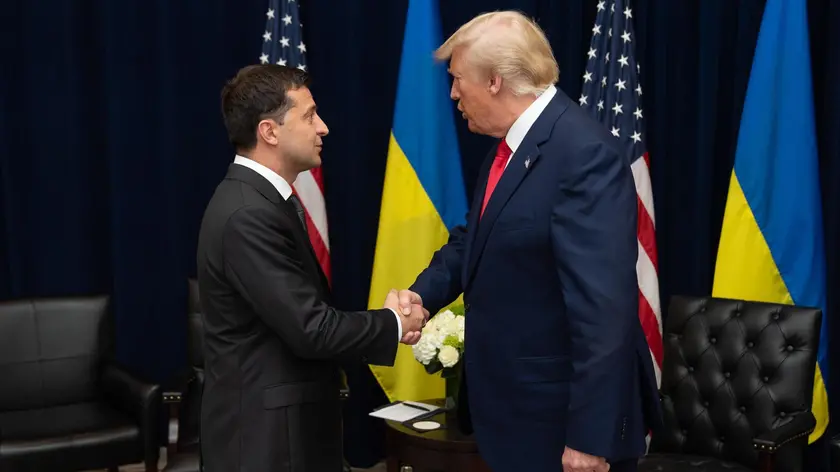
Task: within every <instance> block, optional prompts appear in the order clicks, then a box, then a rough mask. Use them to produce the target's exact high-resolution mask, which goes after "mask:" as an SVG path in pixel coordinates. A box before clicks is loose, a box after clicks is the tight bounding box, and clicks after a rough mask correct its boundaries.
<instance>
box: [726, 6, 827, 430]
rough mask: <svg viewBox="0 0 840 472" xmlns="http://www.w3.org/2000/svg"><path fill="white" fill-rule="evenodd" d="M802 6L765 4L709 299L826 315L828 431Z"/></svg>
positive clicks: (819, 230)
mask: <svg viewBox="0 0 840 472" xmlns="http://www.w3.org/2000/svg"><path fill="white" fill-rule="evenodd" d="M810 70H811V64H810V50H809V46H808V18H807V13H806V6H805V0H769V1H768V2H767V5H766V6H765V10H764V17H763V19H762V22H761V29H760V32H759V36H758V44H757V45H756V50H755V56H754V58H753V65H752V71H751V73H750V81H749V85H748V88H747V96H746V101H745V103H744V110H743V112H742V116H741V127H740V131H739V135H738V147H737V150H736V153H735V165H734V169H733V171H732V176H731V179H730V186H729V194H728V197H727V202H726V210H725V214H724V218H723V229H722V233H721V239H720V248H719V250H718V255H717V265H716V268H715V279H714V287H713V290H712V294H713V295H714V296H719V297H726V298H736V299H746V300H756V301H765V302H773V303H784V304H795V305H801V306H811V307H818V308H821V309H822V310H823V318H822V337H821V339H820V344H819V351H818V354H817V361H818V366H817V372H816V378H815V379H814V399H813V406H812V410H813V413H814V416H815V417H816V419H817V427H816V429H815V430H814V432H813V433H812V434H811V436H810V438H809V442H814V441H815V440H817V439H819V437H820V436H821V435H822V434H823V433H824V432H825V429H826V426H827V425H828V395H827V393H826V387H825V385H826V381H825V377H824V376H825V375H826V373H827V372H828V370H827V369H826V361H827V354H828V346H827V333H826V318H827V317H826V312H825V307H826V303H825V300H826V283H825V256H824V252H823V226H822V216H821V213H822V210H821V207H820V181H819V174H818V167H817V144H816V132H815V126H814V110H813V97H812V91H811V72H810Z"/></svg>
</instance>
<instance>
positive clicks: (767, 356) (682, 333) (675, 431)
mask: <svg viewBox="0 0 840 472" xmlns="http://www.w3.org/2000/svg"><path fill="white" fill-rule="evenodd" d="M821 317H822V312H821V311H820V310H819V309H812V308H803V307H795V306H789V305H775V304H769V303H758V302H746V301H739V300H726V299H718V298H710V297H705V298H702V297H681V296H677V297H674V298H673V299H672V301H671V304H670V307H669V311H668V318H667V323H666V330H665V333H664V337H663V342H664V348H665V356H664V365H663V368H662V385H661V389H660V394H661V397H662V407H663V414H664V420H665V421H664V428H663V429H662V430H661V431H656V432H654V434H653V435H652V442H651V447H650V449H651V453H650V454H648V455H647V456H646V457H645V458H643V459H642V460H641V461H640V463H639V470H640V471H642V472H646V471H657V472H668V471H680V472H683V471H685V472H688V471H695V472H723V471H726V472H736V471H738V472H741V471H762V472H770V471H779V472H782V471H784V472H800V471H802V459H803V454H804V448H805V446H806V445H807V441H808V435H809V434H810V433H811V432H812V431H813V429H814V427H815V424H816V421H815V419H814V417H813V415H812V414H811V399H812V391H813V384H814V372H815V369H816V356H817V346H818V344H819V343H818V341H819V336H820V320H821Z"/></svg>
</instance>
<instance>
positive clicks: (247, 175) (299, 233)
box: [226, 164, 329, 294]
mask: <svg viewBox="0 0 840 472" xmlns="http://www.w3.org/2000/svg"><path fill="white" fill-rule="evenodd" d="M226 178H228V179H232V180H239V181H242V182H245V183H246V184H248V185H250V186H252V187H254V188H255V189H256V190H257V191H258V192H260V194H262V196H264V197H265V198H266V200H268V201H270V202H271V203H273V204H275V205H277V207H279V208H280V210H281V211H282V212H284V213H285V214H286V215H287V216H288V217H289V219H290V222H291V225H292V231H294V233H295V239H296V240H297V242H298V244H300V245H302V246H304V247H305V248H306V251H307V253H308V254H309V264H306V261H303V262H304V264H305V265H309V266H310V272H311V273H312V274H313V275H315V277H317V278H318V280H319V281H320V282H321V285H322V288H323V290H324V291H325V293H327V294H328V293H329V283H328V281H327V276H326V275H325V274H324V271H323V269H322V268H321V264H320V263H318V257H317V256H316V255H315V250H314V249H313V248H312V243H311V242H310V241H309V235H308V234H307V233H306V230H305V228H304V227H303V226H302V225H301V224H300V218H298V215H297V211H296V210H295V208H294V205H292V203H291V202H289V201H287V200H284V199H283V196H282V195H280V192H278V191H277V189H276V188H275V187H274V185H271V182H269V181H268V180H266V179H265V177H263V176H261V175H260V174H258V173H257V172H255V171H254V170H252V169H249V168H247V167H245V166H241V165H239V164H231V165H230V167H229V168H228V174H227V176H226ZM304 257H305V256H304Z"/></svg>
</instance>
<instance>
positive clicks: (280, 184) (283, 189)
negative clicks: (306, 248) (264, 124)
mask: <svg viewBox="0 0 840 472" xmlns="http://www.w3.org/2000/svg"><path fill="white" fill-rule="evenodd" d="M233 163H234V164H239V165H241V166H245V167H247V168H249V169H251V170H253V171H254V172H256V173H258V174H260V175H261V176H263V177H264V178H265V179H266V180H268V181H269V182H271V185H273V186H274V188H276V189H277V191H278V192H279V193H280V196H281V197H283V200H288V199H289V197H290V196H291V195H292V186H291V185H289V182H286V179H284V178H283V177H280V176H279V175H278V174H277V172H274V171H273V170H271V169H269V168H268V167H266V166H264V165H262V164H260V163H259V162H257V161H255V160H253V159H248V158H247V157H244V156H240V155H237V156H236V157H235V158H234V159H233ZM390 310H391V311H392V312H394V316H396V317H397V342H399V340H400V339H402V319H401V318H400V314H399V313H397V311H396V310H394V309H393V308H391V309H390Z"/></svg>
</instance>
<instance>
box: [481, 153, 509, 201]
mask: <svg viewBox="0 0 840 472" xmlns="http://www.w3.org/2000/svg"><path fill="white" fill-rule="evenodd" d="M511 152H512V151H511V150H510V146H508V144H507V142H506V141H505V140H504V139H503V140H501V141H500V142H499V147H498V148H497V149H496V159H495V160H493V165H492V166H490V175H489V176H488V177H487V188H486V189H485V190H484V203H483V204H482V205H481V215H480V216H483V215H484V209H485V208H487V202H488V201H490V195H492V194H493V190H494V189H495V188H496V185H497V184H498V183H499V179H501V178H502V172H504V171H505V165H506V164H507V161H508V158H510V154H511Z"/></svg>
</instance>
